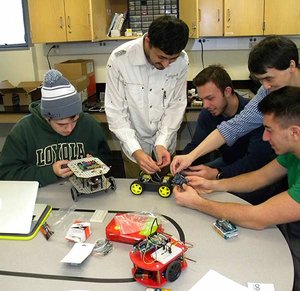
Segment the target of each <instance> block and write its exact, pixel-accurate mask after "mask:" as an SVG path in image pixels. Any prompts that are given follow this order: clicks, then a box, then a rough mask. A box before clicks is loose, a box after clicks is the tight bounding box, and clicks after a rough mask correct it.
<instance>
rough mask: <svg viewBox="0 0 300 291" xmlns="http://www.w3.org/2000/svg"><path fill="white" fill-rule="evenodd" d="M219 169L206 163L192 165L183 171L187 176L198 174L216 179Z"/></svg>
mask: <svg viewBox="0 0 300 291" xmlns="http://www.w3.org/2000/svg"><path fill="white" fill-rule="evenodd" d="M218 173H219V171H218V170H217V169H215V168H211V167H208V166H205V165H198V166H191V167H188V168H187V169H186V170H184V171H183V172H182V174H183V175H185V176H198V177H202V178H205V179H209V180H215V179H216V177H217V175H218Z"/></svg>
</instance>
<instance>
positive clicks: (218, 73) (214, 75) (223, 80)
mask: <svg viewBox="0 0 300 291" xmlns="http://www.w3.org/2000/svg"><path fill="white" fill-rule="evenodd" d="M208 82H213V83H214V84H215V85H216V86H217V87H218V88H219V89H220V90H221V91H222V92H224V91H225V88H226V87H230V88H231V89H232V91H233V85H232V80H231V78H230V76H229V74H228V73H227V72H226V70H225V69H224V68H223V67H222V66H221V65H210V66H208V67H207V68H205V69H203V70H202V71H201V72H200V73H199V74H198V75H197V76H196V77H195V78H194V79H193V84H194V86H195V87H199V86H203V85H205V84H206V83H208Z"/></svg>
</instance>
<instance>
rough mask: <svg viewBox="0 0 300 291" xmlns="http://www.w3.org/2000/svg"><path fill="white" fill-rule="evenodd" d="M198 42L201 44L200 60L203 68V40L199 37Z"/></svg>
mask: <svg viewBox="0 0 300 291" xmlns="http://www.w3.org/2000/svg"><path fill="white" fill-rule="evenodd" d="M199 42H200V45H201V62H202V68H203V69H204V68H205V65H204V48H203V41H202V39H201V38H200V39H199Z"/></svg>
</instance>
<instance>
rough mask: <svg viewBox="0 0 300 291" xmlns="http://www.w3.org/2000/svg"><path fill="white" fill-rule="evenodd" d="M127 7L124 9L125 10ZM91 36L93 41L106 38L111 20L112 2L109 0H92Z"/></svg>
mask: <svg viewBox="0 0 300 291" xmlns="http://www.w3.org/2000/svg"><path fill="white" fill-rule="evenodd" d="M125 10H126V9H124V10H122V11H125ZM90 11H91V12H90V13H91V36H92V39H91V40H92V41H99V40H103V39H105V38H106V34H107V30H108V27H109V26H108V25H110V21H111V17H110V16H111V11H110V4H109V2H108V0H102V1H99V0H90Z"/></svg>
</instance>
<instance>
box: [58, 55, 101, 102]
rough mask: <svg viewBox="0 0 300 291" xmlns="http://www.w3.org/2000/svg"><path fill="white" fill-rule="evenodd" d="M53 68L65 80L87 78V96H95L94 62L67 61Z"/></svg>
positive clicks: (89, 60) (88, 60)
mask: <svg viewBox="0 0 300 291" xmlns="http://www.w3.org/2000/svg"><path fill="white" fill-rule="evenodd" d="M54 68H55V69H56V70H58V71H60V72H61V73H62V74H63V75H64V76H65V77H66V78H67V79H76V78H79V77H81V76H87V77H88V79H89V85H88V87H87V92H88V96H92V95H94V94H96V77H95V68H94V60H92V59H87V60H83V59H77V60H68V61H65V62H61V63H58V64H55V65H54Z"/></svg>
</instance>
